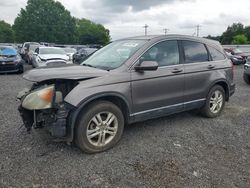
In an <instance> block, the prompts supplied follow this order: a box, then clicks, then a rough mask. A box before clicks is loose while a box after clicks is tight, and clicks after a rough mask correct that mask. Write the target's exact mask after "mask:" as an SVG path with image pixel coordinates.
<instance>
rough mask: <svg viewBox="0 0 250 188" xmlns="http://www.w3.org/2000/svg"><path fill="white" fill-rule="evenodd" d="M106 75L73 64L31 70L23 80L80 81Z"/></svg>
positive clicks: (90, 68)
mask: <svg viewBox="0 0 250 188" xmlns="http://www.w3.org/2000/svg"><path fill="white" fill-rule="evenodd" d="M108 73H109V72H108V71H106V70H101V69H96V68H92V67H86V66H81V65H74V64H73V65H63V66H54V67H42V68H36V69H32V70H30V71H28V72H27V73H25V74H24V75H23V78H24V79H26V80H29V81H32V82H41V81H45V80H52V79H71V80H82V79H90V78H96V77H100V76H103V75H106V74H108Z"/></svg>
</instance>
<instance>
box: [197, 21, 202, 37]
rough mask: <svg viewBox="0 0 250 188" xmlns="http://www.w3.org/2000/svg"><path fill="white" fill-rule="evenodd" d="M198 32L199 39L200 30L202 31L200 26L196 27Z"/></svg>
mask: <svg viewBox="0 0 250 188" xmlns="http://www.w3.org/2000/svg"><path fill="white" fill-rule="evenodd" d="M196 30H197V32H196V34H197V37H199V34H200V30H201V26H200V25H199V24H198V25H197V26H196Z"/></svg>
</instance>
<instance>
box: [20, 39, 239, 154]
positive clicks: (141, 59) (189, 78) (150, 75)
mask: <svg viewBox="0 0 250 188" xmlns="http://www.w3.org/2000/svg"><path fill="white" fill-rule="evenodd" d="M233 77H234V74H233V66H232V63H231V61H230V60H229V59H228V58H227V57H226V55H225V53H224V51H223V48H222V47H221V45H220V44H219V43H218V42H216V41H212V40H208V39H203V38H196V37H190V36H182V35H166V36H141V37H132V38H127V39H122V40H118V41H115V42H112V43H110V44H109V45H107V46H105V47H103V48H102V49H100V50H98V51H97V52H96V53H94V54H93V55H91V56H90V57H89V58H88V59H86V60H85V61H84V62H83V63H82V64H81V65H71V66H59V67H53V68H39V69H32V70H30V71H29V72H28V73H27V74H25V75H24V78H25V79H26V80H29V81H31V82H33V83H34V84H33V87H32V88H31V89H26V90H24V91H22V92H20V93H19V95H18V98H19V99H20V101H21V104H20V106H19V112H20V115H21V117H22V119H23V122H24V124H25V126H26V128H27V130H28V131H30V130H31V128H32V127H35V128H45V129H47V130H49V132H50V133H51V134H52V135H53V136H55V137H59V138H60V140H62V141H66V142H68V143H70V142H73V140H74V141H75V143H76V144H77V146H78V147H79V148H80V149H82V150H83V151H85V152H88V153H96V152H101V151H105V150H107V149H109V148H111V147H113V146H114V145H115V144H116V143H117V142H118V141H119V140H120V138H121V136H122V133H123V129H124V125H125V124H130V123H134V122H138V121H144V120H147V119H152V118H157V117H162V116H166V115H170V114H174V113H179V112H183V111H187V110H192V109H199V110H200V111H201V113H202V114H203V115H204V116H206V117H209V118H214V117H217V116H219V115H220V114H221V112H222V110H223V108H224V105H225V102H226V101H229V98H230V96H231V95H233V93H234V91H235V84H234V81H233ZM187 126H188V125H187Z"/></svg>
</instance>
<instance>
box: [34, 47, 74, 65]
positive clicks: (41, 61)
mask: <svg viewBox="0 0 250 188" xmlns="http://www.w3.org/2000/svg"><path fill="white" fill-rule="evenodd" d="M66 64H72V61H70V58H69V56H67V54H66V52H65V51H64V50H63V49H62V48H57V47H39V48H37V49H36V50H35V52H34V53H33V60H32V66H33V67H45V66H57V65H66Z"/></svg>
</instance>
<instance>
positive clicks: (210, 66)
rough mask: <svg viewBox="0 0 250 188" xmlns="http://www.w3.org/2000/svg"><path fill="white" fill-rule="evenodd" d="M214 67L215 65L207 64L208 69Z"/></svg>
mask: <svg viewBox="0 0 250 188" xmlns="http://www.w3.org/2000/svg"><path fill="white" fill-rule="evenodd" d="M214 67H215V66H214V65H208V66H207V68H208V69H214Z"/></svg>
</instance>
